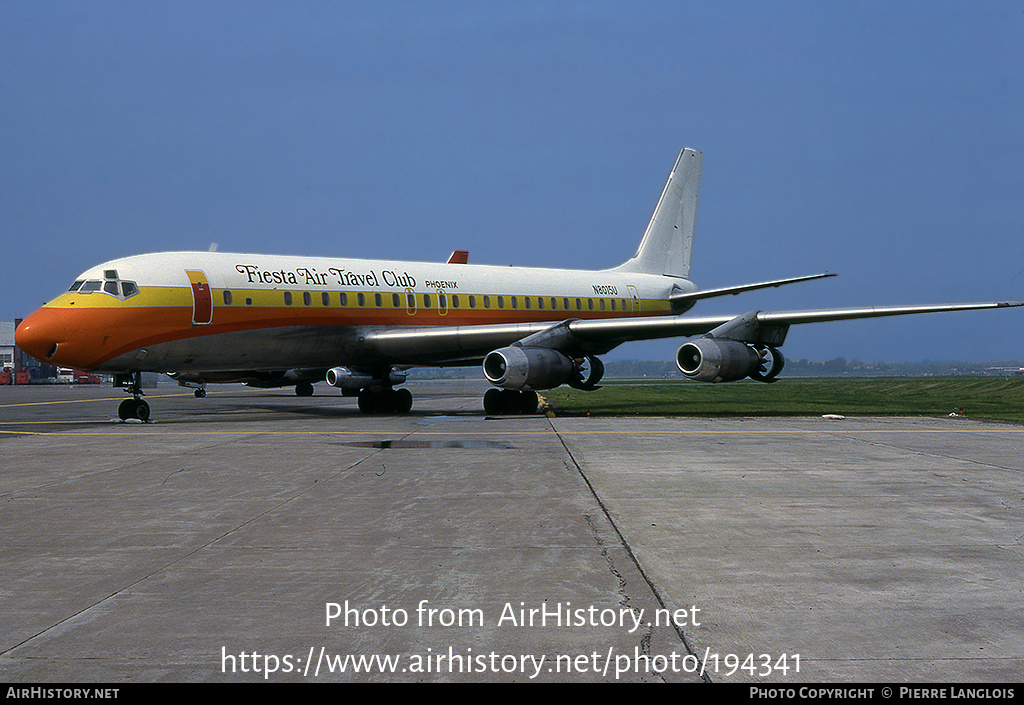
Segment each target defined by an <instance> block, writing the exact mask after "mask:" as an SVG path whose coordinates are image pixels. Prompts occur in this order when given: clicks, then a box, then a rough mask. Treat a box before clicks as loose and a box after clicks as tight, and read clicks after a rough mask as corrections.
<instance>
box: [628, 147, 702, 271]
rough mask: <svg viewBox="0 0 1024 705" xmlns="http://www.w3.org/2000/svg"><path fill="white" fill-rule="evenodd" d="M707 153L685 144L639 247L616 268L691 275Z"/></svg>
mask: <svg viewBox="0 0 1024 705" xmlns="http://www.w3.org/2000/svg"><path fill="white" fill-rule="evenodd" d="M703 164H704V155H703V154H702V153H700V152H698V151H696V150H694V149H689V148H684V149H683V150H682V151H681V152H680V153H679V158H678V159H676V165H675V166H674V167H673V168H672V173H671V174H669V176H668V182H666V184H665V190H664V191H662V192H661V198H660V199H659V200H658V206H657V207H656V208H655V209H654V215H652V216H651V222H650V223H649V224H648V225H647V230H646V231H645V232H644V237H643V240H641V241H640V248H639V249H638V250H637V251H636V254H635V255H633V258H632V259H630V260H629V261H628V262H626V263H625V264H622V265H619V266H618V267H616V268H615V271H619V272H638V273H643V274H665V275H667V276H670V277H689V276H690V257H691V255H692V253H693V229H694V225H695V224H696V221H697V200H698V198H699V197H700V174H701V168H702V166H703Z"/></svg>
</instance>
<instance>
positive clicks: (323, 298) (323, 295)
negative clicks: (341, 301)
mask: <svg viewBox="0 0 1024 705" xmlns="http://www.w3.org/2000/svg"><path fill="white" fill-rule="evenodd" d="M320 300H321V301H322V302H323V304H324V306H330V305H331V295H330V294H328V293H327V292H326V291H325V292H323V293H321V294H320Z"/></svg>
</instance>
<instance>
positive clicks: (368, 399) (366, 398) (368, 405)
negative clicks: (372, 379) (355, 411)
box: [357, 389, 377, 414]
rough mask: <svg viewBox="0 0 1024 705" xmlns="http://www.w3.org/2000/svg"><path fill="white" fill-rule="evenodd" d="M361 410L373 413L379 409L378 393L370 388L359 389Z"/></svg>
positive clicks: (365, 412)
mask: <svg viewBox="0 0 1024 705" xmlns="http://www.w3.org/2000/svg"><path fill="white" fill-rule="evenodd" d="M357 401H358V404H359V411H361V412H363V413H364V414H372V413H374V412H375V411H377V395H376V394H374V393H373V392H372V391H370V390H369V389H361V390H360V391H359V398H358V400H357Z"/></svg>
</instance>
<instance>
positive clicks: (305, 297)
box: [302, 291, 313, 306]
mask: <svg viewBox="0 0 1024 705" xmlns="http://www.w3.org/2000/svg"><path fill="white" fill-rule="evenodd" d="M302 303H303V304H305V305H306V306H309V305H311V304H312V303H313V297H312V296H311V295H310V293H309V292H308V291H304V292H302Z"/></svg>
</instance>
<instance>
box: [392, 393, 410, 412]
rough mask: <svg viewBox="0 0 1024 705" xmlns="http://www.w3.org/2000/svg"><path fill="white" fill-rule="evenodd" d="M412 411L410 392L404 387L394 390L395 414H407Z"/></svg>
mask: <svg viewBox="0 0 1024 705" xmlns="http://www.w3.org/2000/svg"><path fill="white" fill-rule="evenodd" d="M410 411H412V392H410V391H409V390H408V389H405V388H404V387H403V388H402V389H396V390H395V413H396V414H408V413H409V412H410Z"/></svg>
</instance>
